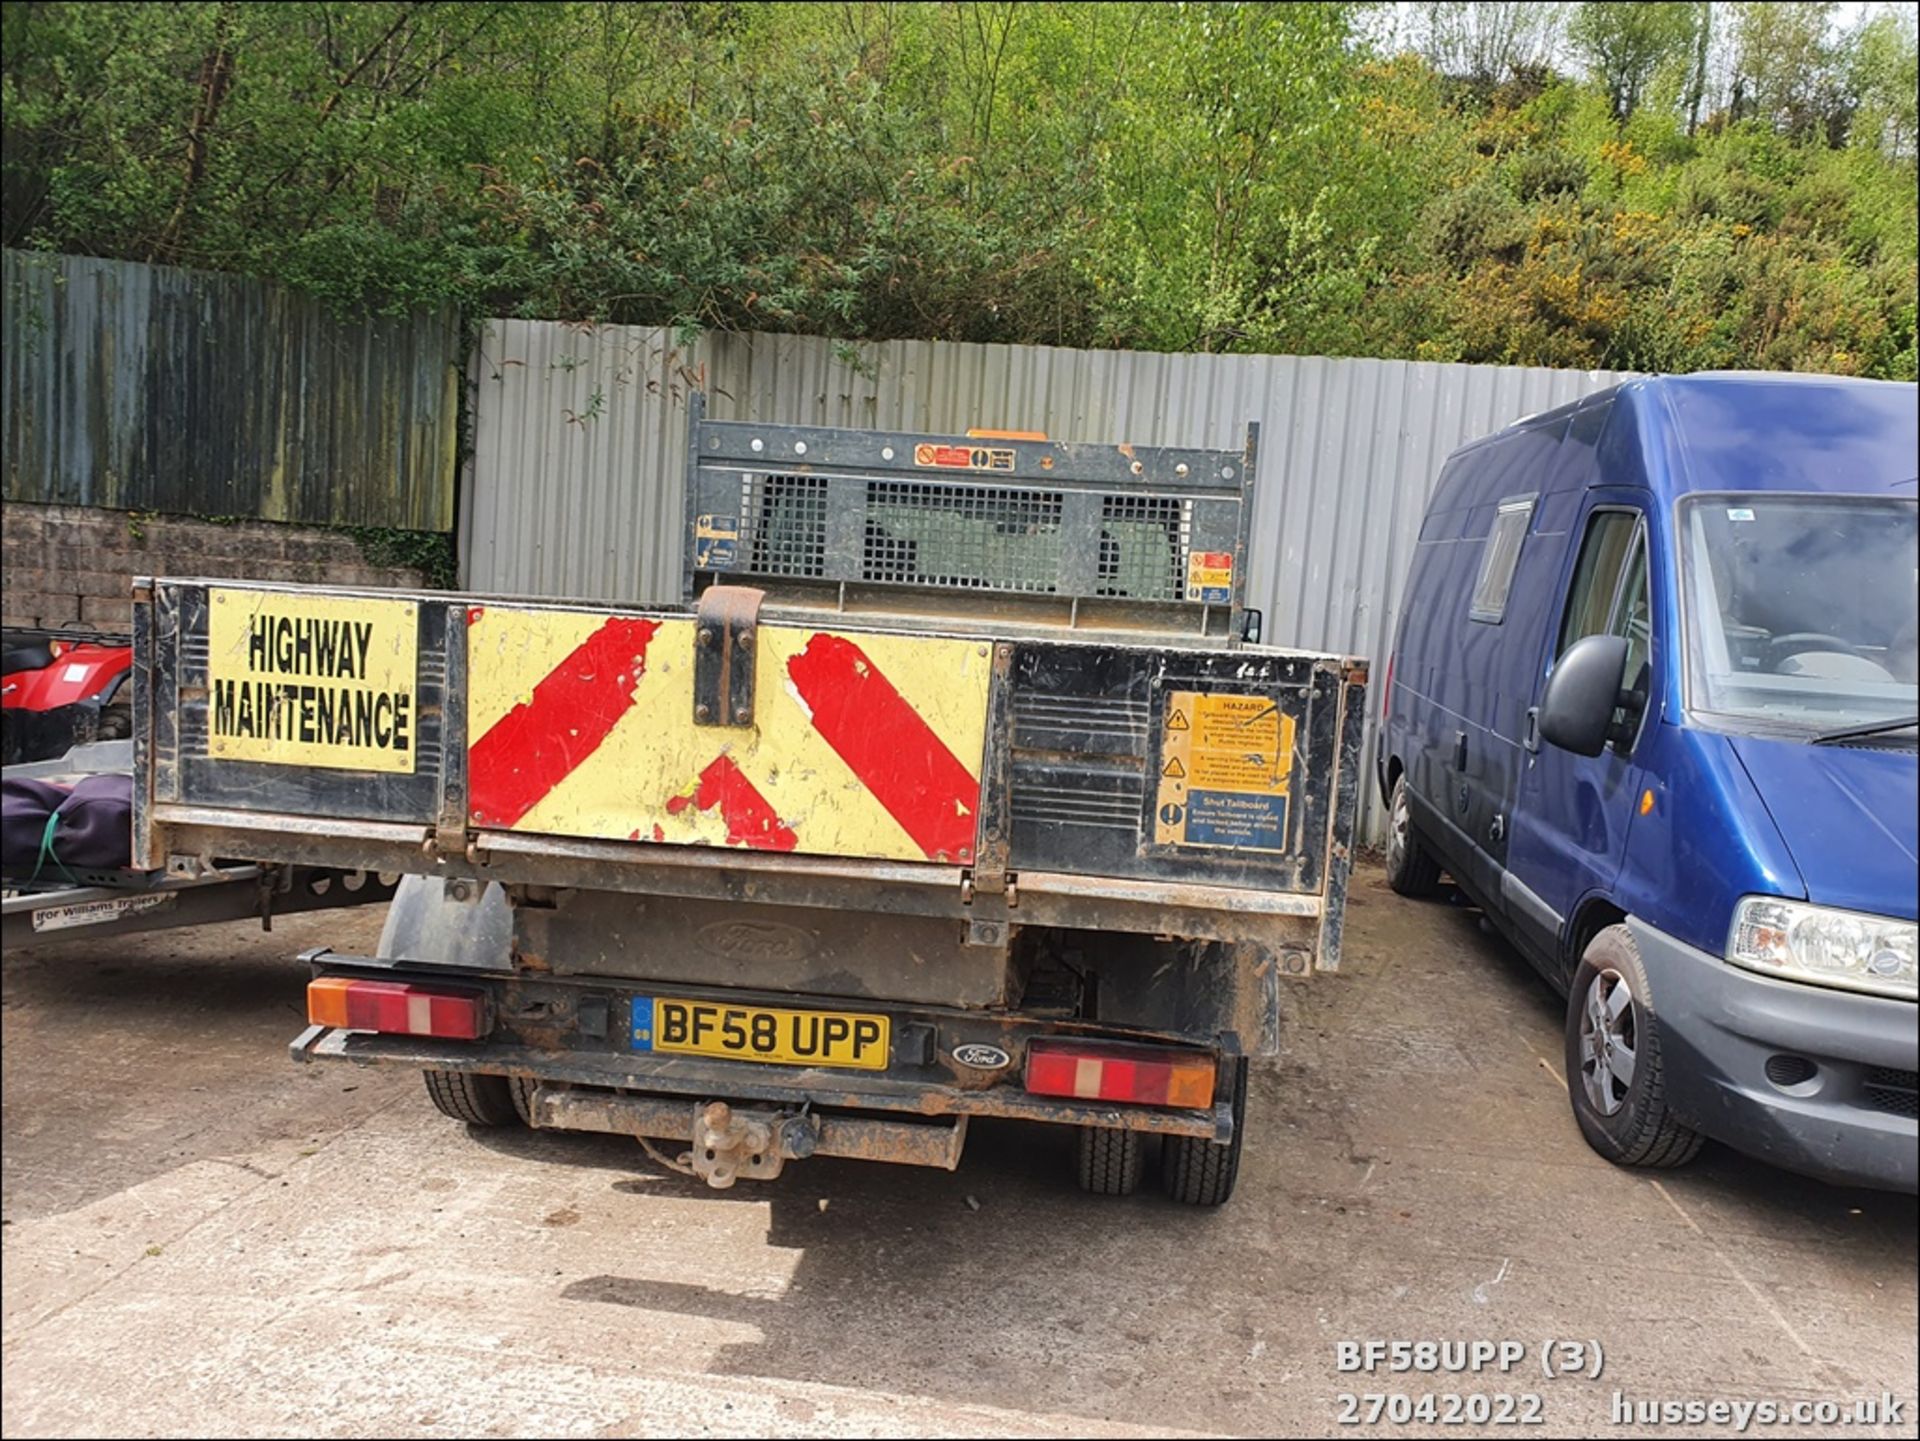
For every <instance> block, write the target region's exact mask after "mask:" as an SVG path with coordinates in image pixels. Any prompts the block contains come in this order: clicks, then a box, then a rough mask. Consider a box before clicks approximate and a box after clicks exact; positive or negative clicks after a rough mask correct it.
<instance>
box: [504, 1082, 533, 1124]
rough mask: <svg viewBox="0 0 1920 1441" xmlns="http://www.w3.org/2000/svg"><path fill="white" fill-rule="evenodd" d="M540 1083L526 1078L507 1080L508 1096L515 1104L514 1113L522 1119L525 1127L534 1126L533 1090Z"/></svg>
mask: <svg viewBox="0 0 1920 1441" xmlns="http://www.w3.org/2000/svg"><path fill="white" fill-rule="evenodd" d="M539 1084H540V1083H539V1082H538V1081H535V1080H531V1079H529V1078H528V1077H526V1076H509V1077H508V1078H507V1095H508V1098H509V1099H510V1100H511V1101H512V1102H513V1113H514V1115H516V1116H518V1117H519V1118H520V1123H521V1124H522V1125H524V1126H531V1125H532V1124H533V1090H534V1087H536V1086H538V1085H539Z"/></svg>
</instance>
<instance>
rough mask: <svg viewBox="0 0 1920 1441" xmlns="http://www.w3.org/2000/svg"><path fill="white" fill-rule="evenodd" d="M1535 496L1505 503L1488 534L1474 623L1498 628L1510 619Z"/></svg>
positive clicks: (1472, 614)
mask: <svg viewBox="0 0 1920 1441" xmlns="http://www.w3.org/2000/svg"><path fill="white" fill-rule="evenodd" d="M1533 502H1534V497H1533V496H1531V495H1529V496H1523V497H1521V498H1520V499H1517V500H1503V501H1501V502H1500V508H1499V510H1497V511H1496V512H1495V513H1494V517H1493V529H1492V530H1491V531H1489V532H1488V533H1487V549H1486V554H1485V556H1484V557H1483V558H1482V559H1481V562H1480V580H1479V582H1478V583H1477V584H1476V585H1475V586H1474V588H1473V605H1472V607H1471V608H1470V609H1469V610H1468V611H1467V615H1468V616H1469V617H1470V618H1471V619H1473V620H1479V621H1485V622H1487V623H1488V624H1489V625H1498V624H1500V622H1501V621H1502V620H1504V619H1505V618H1506V614H1507V592H1508V591H1509V590H1511V589H1512V588H1513V573H1514V571H1515V570H1516V569H1517V568H1518V567H1519V565H1520V547H1521V546H1522V545H1523V544H1524V543H1525V542H1526V539H1527V524H1528V522H1529V521H1531V520H1532V519H1533Z"/></svg>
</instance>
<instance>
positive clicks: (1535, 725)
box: [1523, 705, 1540, 755]
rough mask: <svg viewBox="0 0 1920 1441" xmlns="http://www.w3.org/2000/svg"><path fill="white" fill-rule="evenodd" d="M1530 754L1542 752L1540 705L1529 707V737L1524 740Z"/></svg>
mask: <svg viewBox="0 0 1920 1441" xmlns="http://www.w3.org/2000/svg"><path fill="white" fill-rule="evenodd" d="M1523 744H1524V745H1525V746H1526V748H1527V754H1528V755H1538V754H1539V753H1540V707H1539V706H1537V705H1535V706H1528V707H1527V738H1526V740H1525V741H1524V742H1523Z"/></svg>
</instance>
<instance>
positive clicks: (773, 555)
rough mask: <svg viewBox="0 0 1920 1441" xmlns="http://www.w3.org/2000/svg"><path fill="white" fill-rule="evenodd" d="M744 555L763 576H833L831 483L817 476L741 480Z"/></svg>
mask: <svg viewBox="0 0 1920 1441" xmlns="http://www.w3.org/2000/svg"><path fill="white" fill-rule="evenodd" d="M740 530H741V536H740V540H741V549H742V551H743V552H744V553H745V555H746V557H747V569H748V570H751V571H753V572H755V573H756V574H759V575H791V576H802V577H806V576H822V575H825V574H826V573H827V482H826V479H825V477H823V476H817V475H745V476H742V477H741V478H740Z"/></svg>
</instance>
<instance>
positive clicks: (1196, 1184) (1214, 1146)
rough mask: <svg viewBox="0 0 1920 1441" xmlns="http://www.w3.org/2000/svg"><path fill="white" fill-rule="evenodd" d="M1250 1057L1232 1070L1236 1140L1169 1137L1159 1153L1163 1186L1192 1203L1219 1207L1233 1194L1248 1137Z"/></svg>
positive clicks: (1180, 1199)
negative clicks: (1241, 1151)
mask: <svg viewBox="0 0 1920 1441" xmlns="http://www.w3.org/2000/svg"><path fill="white" fill-rule="evenodd" d="M1246 1121H1247V1058H1246V1057H1245V1056H1242V1057H1240V1059H1239V1061H1238V1062H1237V1063H1236V1064H1235V1065H1234V1069H1233V1139H1232V1140H1231V1141H1228V1142H1226V1143H1225V1144H1222V1143H1221V1142H1219V1141H1209V1140H1208V1139H1207V1138H1206V1137H1204V1136H1169V1137H1167V1140H1166V1147H1165V1149H1164V1150H1163V1151H1162V1152H1161V1153H1160V1185H1161V1187H1162V1188H1163V1189H1164V1190H1165V1191H1166V1193H1167V1194H1168V1195H1169V1196H1171V1197H1173V1199H1174V1200H1176V1201H1182V1202H1184V1203H1185V1204H1187V1205H1189V1206H1218V1205H1220V1204H1221V1203H1222V1202H1223V1201H1225V1200H1226V1199H1227V1197H1229V1196H1231V1195H1232V1194H1233V1183H1234V1181H1235V1180H1236V1179H1238V1177H1239V1175H1240V1146H1241V1143H1242V1142H1244V1141H1245V1140H1246V1137H1247V1125H1246Z"/></svg>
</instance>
